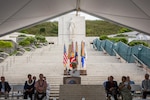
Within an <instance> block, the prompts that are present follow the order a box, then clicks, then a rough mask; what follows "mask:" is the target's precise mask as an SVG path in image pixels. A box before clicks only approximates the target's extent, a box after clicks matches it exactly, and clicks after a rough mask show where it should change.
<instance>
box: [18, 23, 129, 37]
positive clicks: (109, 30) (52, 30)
mask: <svg viewBox="0 0 150 100" xmlns="http://www.w3.org/2000/svg"><path fill="white" fill-rule="evenodd" d="M126 31H131V30H129V29H126V28H123V27H120V26H118V25H115V24H113V23H110V22H107V21H103V20H95V21H91V20H87V21H86V36H100V35H109V34H116V33H122V32H126ZM20 32H22V33H27V34H34V35H44V36H58V22H45V23H42V24H39V25H36V26H33V27H30V28H28V29H24V30H21V31H20Z"/></svg>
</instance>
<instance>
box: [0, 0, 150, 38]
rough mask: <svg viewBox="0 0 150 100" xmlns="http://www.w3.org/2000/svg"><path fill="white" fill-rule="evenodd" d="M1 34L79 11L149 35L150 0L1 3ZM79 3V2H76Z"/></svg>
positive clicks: (8, 0)
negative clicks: (78, 9)
mask: <svg viewBox="0 0 150 100" xmlns="http://www.w3.org/2000/svg"><path fill="white" fill-rule="evenodd" d="M0 2H1V3H0V35H1V36H2V35H6V34H9V33H11V32H13V31H16V30H18V29H21V28H24V27H27V26H30V25H34V24H36V23H38V22H41V21H45V20H47V19H51V18H54V17H56V16H60V15H63V14H65V13H68V12H71V11H75V10H76V7H77V4H79V5H78V6H79V7H80V10H81V11H83V12H86V13H89V14H91V15H95V16H97V17H100V18H104V19H107V20H110V21H113V22H116V23H119V24H121V25H124V26H128V27H130V28H133V29H135V30H138V31H141V32H144V33H147V34H149V35H150V28H149V26H150V6H149V4H150V0H0ZM77 2H79V3H77Z"/></svg>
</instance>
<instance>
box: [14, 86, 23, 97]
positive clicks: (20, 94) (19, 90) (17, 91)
mask: <svg viewBox="0 0 150 100" xmlns="http://www.w3.org/2000/svg"><path fill="white" fill-rule="evenodd" d="M12 87H13V88H12V98H14V97H17V99H19V97H22V98H23V91H24V85H12Z"/></svg>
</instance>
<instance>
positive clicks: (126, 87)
mask: <svg viewBox="0 0 150 100" xmlns="http://www.w3.org/2000/svg"><path fill="white" fill-rule="evenodd" d="M126 79H127V78H126V77H125V76H122V82H121V83H120V84H119V90H120V93H121V96H122V98H123V100H132V95H131V91H130V90H131V86H130V83H129V82H127V81H126Z"/></svg>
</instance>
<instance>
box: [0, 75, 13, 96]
mask: <svg viewBox="0 0 150 100" xmlns="http://www.w3.org/2000/svg"><path fill="white" fill-rule="evenodd" d="M10 90H11V87H10V85H9V83H8V82H5V77H4V76H1V82H0V96H1V95H4V96H5V99H7V97H8V96H9V92H10Z"/></svg>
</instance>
